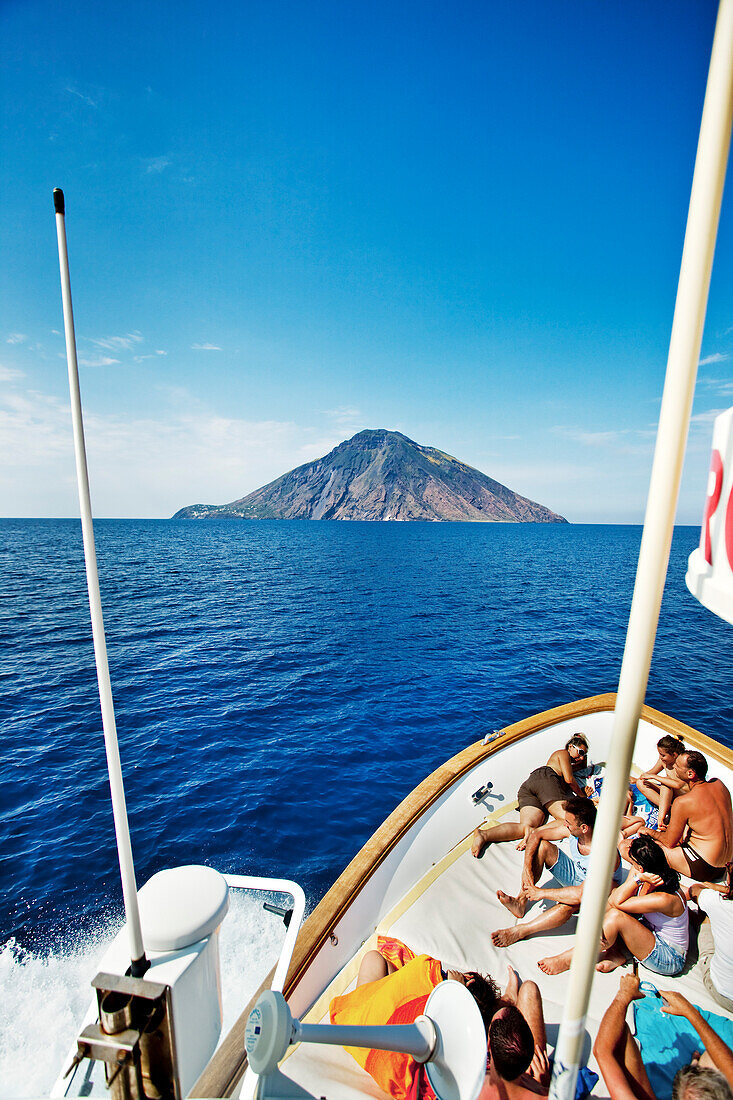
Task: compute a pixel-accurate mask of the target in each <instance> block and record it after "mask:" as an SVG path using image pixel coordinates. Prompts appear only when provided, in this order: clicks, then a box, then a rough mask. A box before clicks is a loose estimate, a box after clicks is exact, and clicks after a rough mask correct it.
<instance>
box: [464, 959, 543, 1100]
mask: <svg viewBox="0 0 733 1100" xmlns="http://www.w3.org/2000/svg"><path fill="white" fill-rule="evenodd" d="M517 984H518V976H517V975H516V974H515V972H514V971H513V970H512V969H511V967H510V968H509V984H508V985H507V990H506V992H505V993H504V996H503V998H502V999H503V1001H504V1002H505V1003H504V1005H503V1006H502V1007H501V1008H500V1009H499V1010H498V1011H497V1012H496V1013H495V1015H494V1017H493V1019H492V1021H491V1023H490V1024H489V1066H488V1071H487V1074H486V1079H485V1081H484V1087H483V1088H482V1089H481V1092H480V1093H479V1100H534V1098H536V1097H537V1096H547V1094H548V1091H549V1087H550V1077H551V1072H550V1063H549V1061H548V1058H547V1034H546V1032H545V1017H544V1013H543V1011H542V995H541V993H540V991H539V989H538V987H537V986H536V984H535V983H534V982H522V985H521V988H520V989H519V991H518V992H517V993H516V995H515V989H516V985H517ZM510 998H513V1003H511V1001H510V1003H508V1004H507V1003H506V1002H507V1001H508V1000H510ZM528 1057H531V1059H532V1060H531V1062H530V1063H529V1068H527V1059H528Z"/></svg>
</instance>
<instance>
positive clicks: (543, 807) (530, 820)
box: [471, 733, 588, 858]
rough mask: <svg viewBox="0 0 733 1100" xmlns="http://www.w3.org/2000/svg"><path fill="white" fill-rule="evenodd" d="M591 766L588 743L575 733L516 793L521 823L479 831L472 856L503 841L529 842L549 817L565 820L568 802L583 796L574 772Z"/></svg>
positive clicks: (582, 789)
mask: <svg viewBox="0 0 733 1100" xmlns="http://www.w3.org/2000/svg"><path fill="white" fill-rule="evenodd" d="M587 765H588V742H587V740H586V738H585V736H584V734H582V733H575V734H573V736H572V737H571V738H570V740H569V741H567V742H566V744H565V748H564V749H556V750H555V752H553V754H552V755H551V757H550V759H549V760H548V761H547V764H545V765H544V766H543V767H541V768H535V769H534V771H533V772H530V774H529V776H528V777H527V779H525V781H524V783H522V785H521V787H520V788H519V790H518V791H517V803H518V808H519V821H504V822H502V823H501V825H494V826H493V827H492V828H491V829H481V828H478V829H476V831H475V832H474V834H473V845H472V847H471V853H472V855H474V856H476V857H477V858H478V857H479V856H480V855H481V853H482V852H483V850H484V848H485V847H486V845H487V844H496V843H498V842H500V841H503V840H522V844H523V843H524V841H526V839H527V836H528V835H529V833H530V831H531V830H532V829H536V828H537V827H538V826H540V825H543V824H544V822H545V821H547V818H548V816H549V817H554V818H555V819H556V820H557V821H563V820H564V817H565V800H566V799H567V798H568V797H570V796H572V795H576V796H577V795H583V794H585V793H587V790H586V789H584V788H582V787H581V786H580V784H579V783H578V781H577V779H576V778H575V775H574V772H577V771H582V770H583V769H584V768H586V767H587Z"/></svg>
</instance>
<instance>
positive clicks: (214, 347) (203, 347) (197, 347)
mask: <svg viewBox="0 0 733 1100" xmlns="http://www.w3.org/2000/svg"><path fill="white" fill-rule="evenodd" d="M221 350H222V349H221V348H220V347H219V345H218V344H191V351H221Z"/></svg>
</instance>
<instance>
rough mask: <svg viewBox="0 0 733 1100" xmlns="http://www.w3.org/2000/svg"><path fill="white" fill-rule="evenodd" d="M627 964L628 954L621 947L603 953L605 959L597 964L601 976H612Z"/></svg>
mask: <svg viewBox="0 0 733 1100" xmlns="http://www.w3.org/2000/svg"><path fill="white" fill-rule="evenodd" d="M625 962H626V953H625V952H624V951H622V950H621V948H620V947H612V948H610V950H608V951H605V952H604V953H603V957H602V958H601V959H599V960H598V962H597V963H596V970H597V971H598V973H599V974H610V973H611V971H612V970H616V969H617V968H618V967H619V966H623V965H624V963H625Z"/></svg>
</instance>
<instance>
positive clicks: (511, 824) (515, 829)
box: [471, 821, 524, 859]
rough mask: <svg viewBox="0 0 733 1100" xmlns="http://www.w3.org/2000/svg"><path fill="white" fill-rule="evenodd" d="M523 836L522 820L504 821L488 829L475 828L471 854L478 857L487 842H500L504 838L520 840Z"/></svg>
mask: <svg viewBox="0 0 733 1100" xmlns="http://www.w3.org/2000/svg"><path fill="white" fill-rule="evenodd" d="M522 836H524V828H523V826H522V823H521V821H503V822H502V823H501V825H492V826H491V827H490V828H488V829H481V828H478V829H475V830H474V834H473V844H472V845H471V855H472V856H475V857H476V859H478V857H479V856H480V855H481V853H482V852H483V850H484V848H485V847H486V845H487V844H499V843H500V842H501V841H504V840H519V839H520V838H521V837H522Z"/></svg>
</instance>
